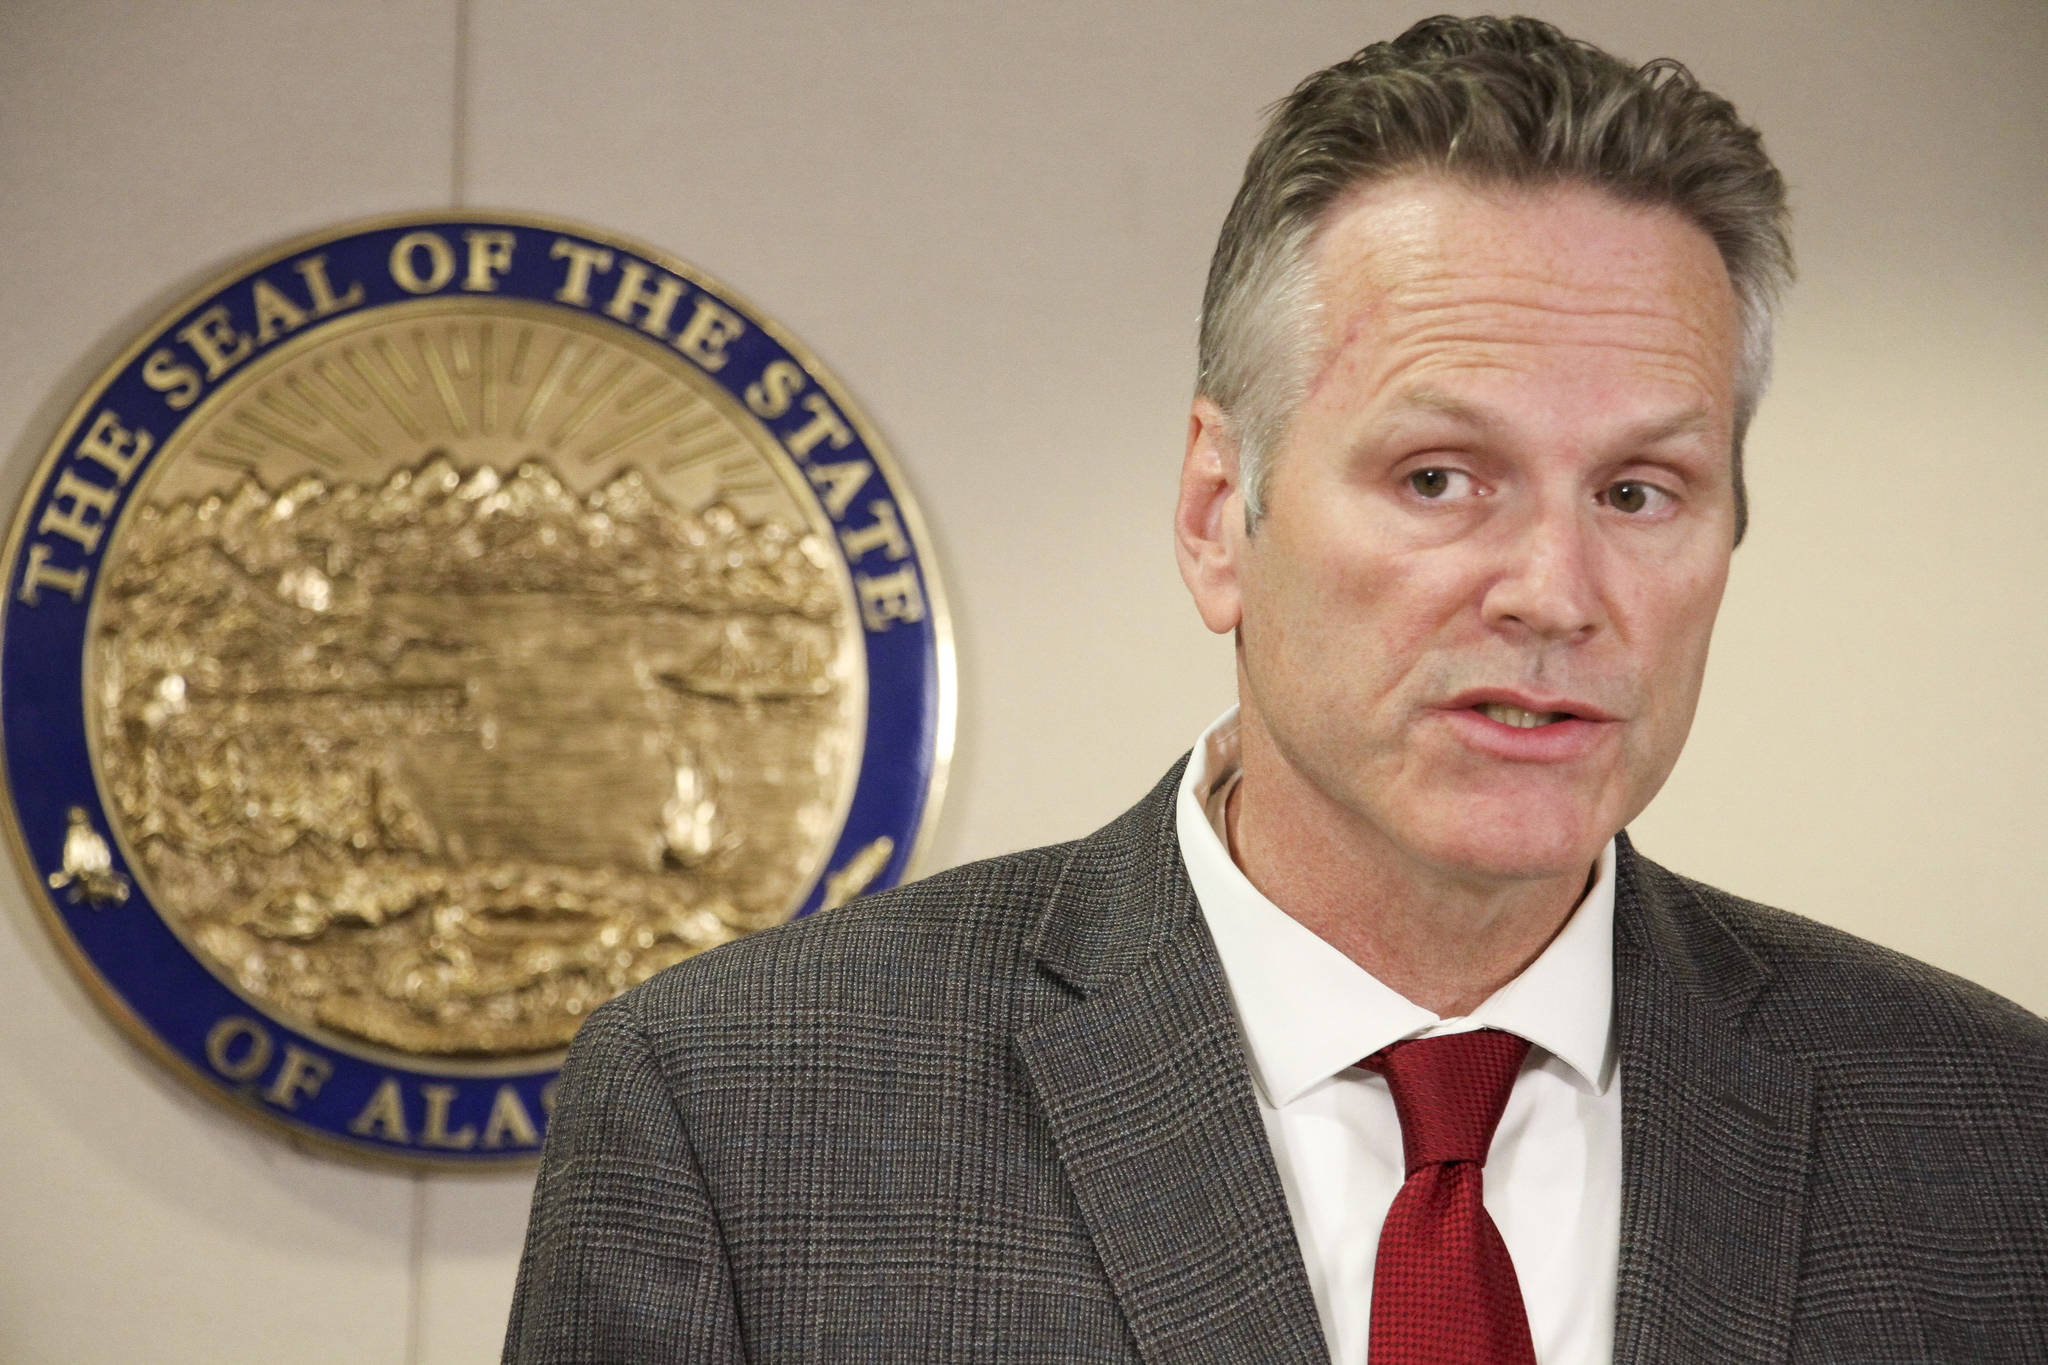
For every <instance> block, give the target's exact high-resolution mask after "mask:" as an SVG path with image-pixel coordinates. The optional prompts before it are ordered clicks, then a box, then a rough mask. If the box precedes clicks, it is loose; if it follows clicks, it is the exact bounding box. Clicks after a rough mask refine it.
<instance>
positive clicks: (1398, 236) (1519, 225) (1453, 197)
mask: <svg viewBox="0 0 2048 1365" xmlns="http://www.w3.org/2000/svg"><path fill="white" fill-rule="evenodd" d="M1313 260H1314V264H1315V270H1316V277H1317V282H1318V284H1319V286H1320V290H1321V292H1322V293H1323V294H1324V295H1325V297H1328V296H1330V295H1333V294H1335V295H1342V294H1345V293H1350V292H1355V291H1357V290H1359V289H1361V288H1362V289H1366V290H1376V291H1380V292H1389V293H1393V294H1395V295H1396V296H1400V297H1407V296H1421V297H1424V298H1426V297H1427V296H1428V295H1429V294H1430V293H1432V292H1433V291H1439V290H1442V289H1444V288H1446V287H1449V286H1450V285H1451V284H1453V283H1455V282H1457V281H1458V280H1460V279H1462V278H1468V277H1470V278H1476V279H1480V280H1483V281H1486V282H1489V283H1492V284H1495V285H1497V286H1499V287H1501V288H1504V289H1507V290H1510V291H1512V290H1514V289H1516V288H1521V289H1525V290H1527V289H1535V290H1541V289H1543V288H1546V287H1548V288H1555V289H1558V290H1564V291H1580V292H1585V293H1588V294H1591V295H1593V296H1596V297H1598V296H1614V297H1615V298H1616V300H1617V301H1619V299H1620V297H1621V296H1624V295H1626V294H1627V293H1628V292H1631V291H1644V290H1650V291H1656V290H1665V289H1670V288H1681V289H1688V290H1701V291H1704V292H1706V293H1709V294H1714V295H1719V296H1721V297H1723V298H1725V300H1726V301H1727V303H1728V304H1729V306H1731V307H1732V306H1733V304H1734V290H1733V286H1732V285H1731V284H1730V283H1729V280H1728V272H1727V267H1726V265H1725V264H1724V262H1723V261H1722V259H1721V254H1720V251H1719V249H1718V248H1717V247H1716V246H1715V244H1714V242H1713V239H1712V238H1711V237H1709V236H1708V235H1707V233H1706V232H1705V231H1704V230H1702V229H1701V228H1699V227H1698V226H1697V225H1696V224H1694V223H1693V222H1692V221H1691V220H1689V219H1687V218H1686V217H1685V216H1684V215H1682V214H1680V213H1679V212H1678V211H1677V210H1676V209H1673V208H1670V207H1668V206H1665V205H1660V204H1643V203H1634V202H1630V201H1628V200H1625V199H1623V198H1621V197H1619V196H1618V195H1615V194H1613V193H1611V192H1609V191H1607V190H1604V189H1600V188H1598V187H1595V186H1592V185H1587V184H1583V183H1579V182H1575V181H1561V182H1556V183H1545V184H1537V185H1498V184H1490V183H1479V184H1474V183H1470V182H1468V181H1465V180H1461V179H1456V178H1453V177H1449V176H1445V175H1439V174H1428V173H1417V174H1408V175H1402V176H1396V177H1392V178H1388V179H1381V180H1375V181H1372V182H1369V183H1367V184H1365V185H1362V186H1360V187H1359V188H1358V189H1356V190H1353V191H1352V192H1351V193H1349V194H1347V195H1345V196H1343V197H1342V198H1340V199H1339V200H1338V201H1337V202H1336V203H1335V204H1333V205H1332V207H1331V209H1330V211H1329V212H1328V213H1327V214H1325V215H1324V218H1323V220H1322V222H1321V224H1320V225H1319V227H1318V230H1317V234H1316V239H1315V243H1314V254H1313Z"/></svg>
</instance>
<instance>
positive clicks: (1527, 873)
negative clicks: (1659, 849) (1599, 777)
mask: <svg viewBox="0 0 2048 1365" xmlns="http://www.w3.org/2000/svg"><path fill="white" fill-rule="evenodd" d="M1611 837H1612V835H1610V834H1605V833H1597V832H1596V828H1595V827H1593V826H1591V825H1582V826H1578V827H1576V828H1573V829H1569V830H1566V829H1554V828H1552V829H1546V828H1541V827H1534V828H1532V827H1530V826H1526V825H1525V826H1522V827H1520V828H1512V827H1511V828H1505V829H1503V828H1500V827H1499V826H1491V827H1489V828H1488V829H1487V830H1483V831H1482V830H1474V829H1470V828H1463V829H1459V830H1457V831H1455V832H1452V833H1448V834H1446V835H1445V836H1444V837H1443V838H1441V839H1433V840H1429V841H1427V843H1426V845H1425V846H1424V847H1422V848H1420V849H1418V852H1421V853H1422V855H1423V857H1424V858H1425V860H1426V861H1428V862H1430V863H1432V864H1433V865H1435V866H1436V867H1437V868H1439V869H1440V870H1441V871H1442V872H1444V873H1446V874H1448V876H1450V877H1451V878H1453V879H1455V880H1460V881H1466V882H1471V883H1475V884H1494V885H1502V886H1505V885H1510V884H1516V883H1531V882H1550V881H1566V880H1584V879H1585V877H1586V874H1587V872H1588V871H1589V870H1590V869H1591V868H1592V866H1593V863H1594V861H1595V860H1596V859H1598V858H1599V856H1600V850H1601V849H1602V848H1605V847H1606V845H1607V841H1608V839H1609V838H1611Z"/></svg>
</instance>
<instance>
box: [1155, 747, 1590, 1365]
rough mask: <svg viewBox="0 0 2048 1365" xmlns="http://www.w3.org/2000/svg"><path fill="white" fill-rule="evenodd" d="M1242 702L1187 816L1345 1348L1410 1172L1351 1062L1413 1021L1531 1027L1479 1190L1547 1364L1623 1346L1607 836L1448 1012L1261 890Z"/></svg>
mask: <svg viewBox="0 0 2048 1365" xmlns="http://www.w3.org/2000/svg"><path fill="white" fill-rule="evenodd" d="M1237 745H1238V735H1237V711H1236V709H1235V708H1232V709H1231V710H1230V711H1228V712H1226V713H1225V714H1224V715H1223V717H1222V718H1221V719H1220V720H1218V721H1217V722H1216V723H1215V724H1214V725H1212V726H1210V727H1209V729H1208V731H1207V732H1206V733H1205V734H1204V735H1203V736H1202V739H1201V742H1200V743H1198V744H1197V745H1196V746H1195V752H1194V758H1193V759H1192V760H1191V761H1190V762H1189V764H1188V769H1187V775H1186V777H1185V778H1184V779H1183V781H1182V783H1181V788H1180V797H1179V803H1178V809H1177V811H1176V819H1177V823H1178V828H1179V833H1180V846H1181V857H1182V858H1183V859H1184V860H1185V861H1186V864H1187V871H1188V879H1189V880H1190V881H1191V882H1193V883H1194V888H1195V895H1196V897H1197V898H1198V899H1199V900H1200V901H1201V904H1202V913H1203V915H1204V916H1205V917H1206V919H1207V920H1208V924H1209V932H1210V934H1211V935H1212V936H1213V937H1214V938H1215V940H1216V950H1217V953H1218V954H1219V955H1220V956H1221V957H1222V959H1223V971H1224V975H1225V976H1226V977H1227V978H1228V980H1229V984H1230V995H1231V1000H1232V1002H1233V1004H1234V1005H1235V1006H1236V1009H1237V1016H1238V1022H1239V1024H1240V1025H1241V1026H1242V1028H1243V1030H1244V1039H1245V1054H1246V1060H1247V1061H1248V1062H1249V1063H1250V1066H1251V1074H1252V1081H1253V1084H1254V1088H1255V1089H1256V1090H1257V1091H1258V1097H1259V1114H1260V1117H1261V1118H1263V1119H1264V1120H1265V1124H1266V1136H1267V1138H1268V1140H1270V1141H1271V1143H1272V1144H1273V1160H1274V1163H1275V1164H1276V1165H1277V1166H1278V1167H1279V1169H1280V1184H1281V1186H1282V1187H1283V1188H1284V1189H1285V1190H1286V1193H1287V1208H1288V1211H1289V1212H1290V1213H1291V1214H1292V1215H1293V1216H1294V1232H1295V1236H1296V1238H1298V1239H1299V1241H1300V1243H1301V1255H1302V1260H1303V1261H1305V1262H1306V1263H1307V1265H1308V1278H1309V1286H1310V1288H1311V1289H1312V1290H1313V1291H1314V1293H1315V1301H1316V1311H1317V1312H1318V1313H1319V1314H1320V1315H1321V1318H1322V1326H1323V1335H1324V1337H1325V1339H1326V1340H1327V1341H1328V1342H1329V1346H1330V1358H1331V1360H1332V1361H1333V1362H1335V1365H1362V1362H1363V1361H1364V1360H1365V1358H1366V1343H1367V1340H1368V1337H1367V1333H1368V1318H1369V1315H1370V1313H1371V1308H1372V1272H1373V1261H1374V1258H1375V1256H1376V1255H1377V1253H1378V1249H1379V1240H1380V1225H1381V1223H1382V1222H1384V1221H1385V1219H1386V1215H1387V1207H1388V1205H1390V1204H1392V1203H1393V1201H1394V1195H1395V1194H1396V1193H1397V1192H1398V1191H1399V1190H1400V1188H1401V1185H1402V1182H1403V1181H1404V1180H1405V1179H1406V1171H1405V1162H1404V1161H1403V1158H1402V1153H1401V1120H1400V1117H1399V1116H1398V1115H1397V1114H1396V1113H1395V1110H1394V1097H1393V1095H1392V1093H1391V1092H1390V1091H1389V1090H1388V1089H1387V1082H1386V1078H1385V1077H1383V1076H1380V1075H1378V1074H1376V1073H1373V1072H1369V1071H1364V1070H1361V1069H1359V1067H1358V1065H1357V1063H1358V1062H1359V1061H1360V1060H1361V1059H1363V1058H1365V1057H1367V1056H1370V1055H1371V1054H1372V1053H1374V1052H1377V1051H1378V1050H1379V1049H1381V1048H1383V1047H1385V1046H1387V1045H1388V1044H1389V1043H1393V1042H1396V1041H1398V1040H1400V1039H1403V1038H1420V1037H1428V1036H1431V1035H1433V1034H1440V1033H1457V1032H1460V1031H1462V1030H1466V1029H1475V1028H1497V1029H1505V1030H1506V1031H1507V1032H1509V1033H1513V1034H1516V1035H1518V1036H1520V1037H1523V1038H1527V1039H1528V1040H1529V1041H1530V1043H1531V1044H1533V1046H1532V1047H1531V1048H1530V1050H1529V1058H1528V1060H1527V1061H1526V1062H1525V1063H1524V1064H1523V1067H1522V1073H1521V1075H1520V1076H1519V1077H1518V1078H1517V1079H1516V1081H1515V1088H1514V1090H1513V1092H1512V1093H1511V1094H1510V1095H1509V1097H1508V1103H1507V1110H1506V1112H1505V1113H1503V1114H1502V1116H1501V1122H1500V1127H1499V1129H1498V1130H1497V1131H1496V1132H1495V1134H1494V1139H1493V1148H1492V1150H1491V1152H1490V1153H1489V1154H1488V1156H1487V1160H1486V1209H1487V1212H1488V1213H1489V1214H1491V1215H1492V1217H1493V1221H1494V1224H1495V1225H1496V1226H1497V1227H1499V1229H1500V1235H1501V1240H1502V1241H1504V1242H1506V1243H1507V1248H1508V1255H1509V1256H1510V1257H1511V1258H1513V1260H1514V1263H1515V1275H1516V1278H1517V1279H1518V1280H1519V1281H1520V1283H1521V1286H1522V1302H1523V1306H1524V1307H1525V1308H1526V1309H1527V1311H1528V1315H1529V1331H1530V1335H1531V1337H1532V1338H1533V1339H1534V1342H1535V1347H1536V1359H1537V1360H1538V1361H1539V1362H1541V1365H1580V1362H1586V1363H1587V1365H1591V1362H1594V1361H1607V1360H1612V1359H1613V1356H1614V1287H1615V1271H1616V1266H1617V1263H1618V1261H1619V1257H1620V1241H1621V1087H1620V1083H1619V1078H1618V1076H1617V1075H1616V1065H1615V1051H1614V1029H1613V1013H1614V845H1613V844H1612V843H1611V842H1610V843H1609V844H1608V846H1607V847H1606V848H1605V849H1604V850H1602V852H1601V854H1600V861H1599V866H1598V870H1597V873H1596V875H1595V878H1594V881H1593V885H1592V887H1591V888H1590V889H1589V890H1588V891H1587V892H1586V894H1585V897H1584V898H1583V899H1582V900H1581V901H1580V902H1579V906H1578V909H1577V910H1576V911H1575V912H1574V913H1573V914H1572V917H1571V919H1570V920H1569V921H1567V922H1566V924H1565V927H1564V928H1563V929H1562V930H1561V931H1559V933H1558V935H1557V937H1556V938H1554V939H1552V940H1551V942H1550V945H1549V946H1548V947H1546V948H1545V949H1544V950H1543V953H1542V955H1541V956H1539V957H1538V958H1537V959H1536V960H1535V961H1534V962H1532V963H1530V964H1529V965H1528V967H1527V968H1525V969H1524V970H1523V972H1522V974H1521V975H1520V976H1517V977H1516V978H1515V979H1514V980H1512V981H1510V982H1508V983H1507V984H1506V985H1505V986H1502V987H1501V988H1500V989H1499V990H1498V991H1495V992H1494V993H1493V994H1492V995H1491V996H1489V997H1487V999H1486V1000H1485V1002H1484V1003H1482V1004H1481V1005H1480V1006H1479V1007H1478V1008H1477V1009H1475V1010H1473V1011H1472V1012H1471V1013H1470V1014H1468V1015H1464V1016H1461V1017H1458V1018H1453V1019H1446V1018H1443V1017H1441V1016H1439V1015H1436V1014H1433V1013H1431V1012H1430V1011H1429V1010H1426V1009H1423V1008H1422V1007H1421V1006H1420V1005H1416V1004H1414V1003H1412V1002H1410V1001H1408V1000H1406V999H1404V998H1403V997H1402V996H1400V995H1398V994H1396V993H1395V992H1394V991H1393V990H1391V989H1389V988H1388V987H1387V986H1385V985H1383V984H1381V983H1380V981H1379V980H1378V979H1377V978H1375V977H1374V976H1373V975H1372V974H1371V973H1369V972H1367V971H1366V970H1365V969H1364V968H1362V967H1360V966H1358V965H1357V964H1356V963H1354V962H1352V961H1351V959H1349V958H1347V957H1345V956H1344V955H1343V954H1342V953H1340V952H1338V951H1337V950H1336V949H1335V948H1333V947H1331V946H1330V945H1329V944H1328V943H1326V942H1325V941H1324V940H1322V939H1321V938H1319V937H1317V936H1316V935H1315V934H1314V933H1313V932H1311V931H1310V930H1308V929H1307V928H1305V927H1303V926H1302V925H1301V924H1300V923H1298V922H1297V921H1295V920H1294V919H1293V918H1291V917H1290V916H1289V915H1288V914H1287V913H1286V912H1285V911H1283V910H1281V909H1280V908H1279V907H1278V906H1276V905H1274V904H1273V902H1271V901H1269V900H1267V899H1266V898H1265V896H1263V895H1261V894H1260V893H1259V891H1258V889H1257V888H1255V887H1254V886H1253V885H1252V884H1251V882H1250V881H1248V880H1246V878H1245V876H1244V873H1242V872H1241V871H1239V870H1238V867H1237V864H1236V863H1235V862H1234V861H1233V860H1232V858H1231V855H1230V852H1229V842H1228V832H1227V827H1226V825H1225V823H1224V803H1225V799H1226V798H1227V797H1228V795H1229V792H1230V788H1231V787H1232V786H1233V785H1235V783H1236V780H1237V775H1238V747H1237Z"/></svg>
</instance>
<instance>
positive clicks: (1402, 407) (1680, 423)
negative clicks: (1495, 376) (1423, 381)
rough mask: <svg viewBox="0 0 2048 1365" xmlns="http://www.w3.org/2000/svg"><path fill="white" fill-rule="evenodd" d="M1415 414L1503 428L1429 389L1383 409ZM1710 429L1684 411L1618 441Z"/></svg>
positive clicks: (1493, 415) (1472, 406)
mask: <svg viewBox="0 0 2048 1365" xmlns="http://www.w3.org/2000/svg"><path fill="white" fill-rule="evenodd" d="M1415 413H1421V414H1425V415H1428V416H1433V417H1443V418H1446V419H1448V420H1450V421H1453V422H1456V423H1458V424H1460V425H1462V426H1468V427H1472V428H1475V429H1476V430H1479V431H1481V432H1489V431H1494V430H1497V429H1498V428H1500V427H1502V426H1504V425H1506V424H1505V423H1504V422H1503V420H1502V418H1501V416H1500V414H1499V413H1497V412H1496V411H1495V410H1494V409H1492V408H1490V407H1488V406H1486V405H1484V404H1479V403H1474V402H1471V401H1470V400H1468V399H1464V398H1459V397H1457V396H1455V395H1453V394H1449V393H1445V392H1444V391H1443V390H1442V389H1431V388H1417V389H1410V390H1408V391H1407V392H1406V393H1403V394H1401V395H1400V396H1399V397H1397V398H1395V399H1394V400H1393V401H1392V402H1390V403H1389V404H1388V405H1387V407H1386V410H1385V413H1384V416H1385V417H1386V418H1388V419H1389V420H1398V419H1399V418H1402V417H1405V416H1409V415H1411V414H1415ZM1713 426H1714V418H1713V414H1712V413H1710V412H1708V411H1707V409H1705V408H1700V407H1694V408H1686V409H1684V410H1683V411H1680V412H1675V413H1672V414H1670V415H1669V416H1659V417H1651V418H1648V419H1646V420H1644V421H1643V422H1641V423H1640V424H1638V425H1637V426H1634V427H1630V428H1628V429H1627V430H1625V431H1623V432H1622V433H1621V440H1622V443H1624V444H1627V445H1642V446H1647V445H1657V444H1658V443H1660V442H1663V441H1668V440H1672V439H1674V438H1676V437H1680V436H1697V435H1700V434H1701V433H1704V432H1711V431H1712V430H1713Z"/></svg>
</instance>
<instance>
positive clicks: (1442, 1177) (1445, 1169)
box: [1360, 1029, 1536, 1365]
mask: <svg viewBox="0 0 2048 1365" xmlns="http://www.w3.org/2000/svg"><path fill="white" fill-rule="evenodd" d="M1528 1051H1529V1043H1528V1040H1527V1039H1523V1038H1517V1037H1515V1036H1514V1035H1513V1034H1511V1033H1502V1032H1500V1031H1499V1030H1497V1029H1480V1030H1477V1031H1475V1032H1471V1033H1452V1034H1446V1035H1443V1036H1440V1037H1436V1038H1411V1039H1409V1040H1408V1041H1406V1042H1401V1043H1395V1044H1394V1045H1393V1046H1391V1047H1388V1048H1383V1049H1381V1050H1380V1051H1378V1052H1375V1053H1374V1054H1373V1055H1372V1056H1370V1057H1368V1058H1366V1059H1365V1061H1364V1062H1362V1063H1360V1065H1362V1066H1366V1067H1370V1068H1371V1069H1372V1070H1374V1071H1377V1072H1379V1073H1380V1074H1382V1075H1384V1076H1385V1077H1386V1078H1387V1085H1388V1087H1389V1088H1390V1089H1391V1090H1392V1091H1393V1092H1394V1107H1395V1109H1396V1110H1398V1111H1399V1113H1400V1115H1401V1147H1402V1151H1403V1154H1404V1155H1405V1157H1406V1159H1407V1166H1408V1179H1407V1182H1406V1183H1405V1184H1403V1185H1402V1186H1401V1190H1400V1193H1398V1194H1396V1195H1395V1196H1394V1203H1393V1207H1391V1208H1390V1209H1388V1210H1387V1221H1386V1224H1385V1225H1384V1227H1383V1229H1382V1230H1381V1232H1380V1247H1379V1260H1378V1262H1377V1265H1376V1268H1375V1269H1374V1271H1373V1280H1372V1330H1371V1341H1370V1345H1369V1348H1368V1351H1367V1359H1369V1360H1370V1361H1371V1362H1372V1365H1473V1362H1479V1361H1484V1362H1486V1365H1535V1362H1536V1351H1535V1347H1534V1346H1532V1345H1531V1344H1530V1339H1529V1320H1528V1316H1527V1314H1526V1313H1525V1312H1524V1311H1523V1308H1522V1289H1521V1285H1520V1284H1519V1283H1518V1282H1517V1281H1516V1279H1515V1266H1514V1262H1513V1261H1511V1260H1509V1259H1508V1249H1507V1244H1506V1243H1504V1242H1502V1241H1501V1239H1500V1230H1499V1229H1498V1228H1496V1227H1495V1226H1494V1225H1493V1219H1492V1218H1491V1217H1490V1216H1489V1215H1488V1214H1487V1212H1486V1206H1485V1205H1484V1204H1483V1203H1482V1202H1481V1192H1482V1188H1483V1186H1482V1183H1481V1181H1482V1176H1481V1168H1482V1167H1483V1166H1484V1165H1485V1164H1486V1152H1487V1149H1488V1148H1489V1147H1491V1146H1492V1145H1493V1130H1494V1129H1495V1128H1496V1127H1498V1126H1499V1124H1500V1115H1501V1111H1502V1110H1503V1109H1505V1108H1506V1107H1507V1102H1508V1092H1509V1091H1510V1090H1512V1089H1513V1088H1514V1085H1515V1076H1516V1074H1517V1073H1518V1072H1519V1071H1520V1070H1521V1068H1522V1058H1523V1057H1524V1056H1526V1055H1527V1054H1528Z"/></svg>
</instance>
